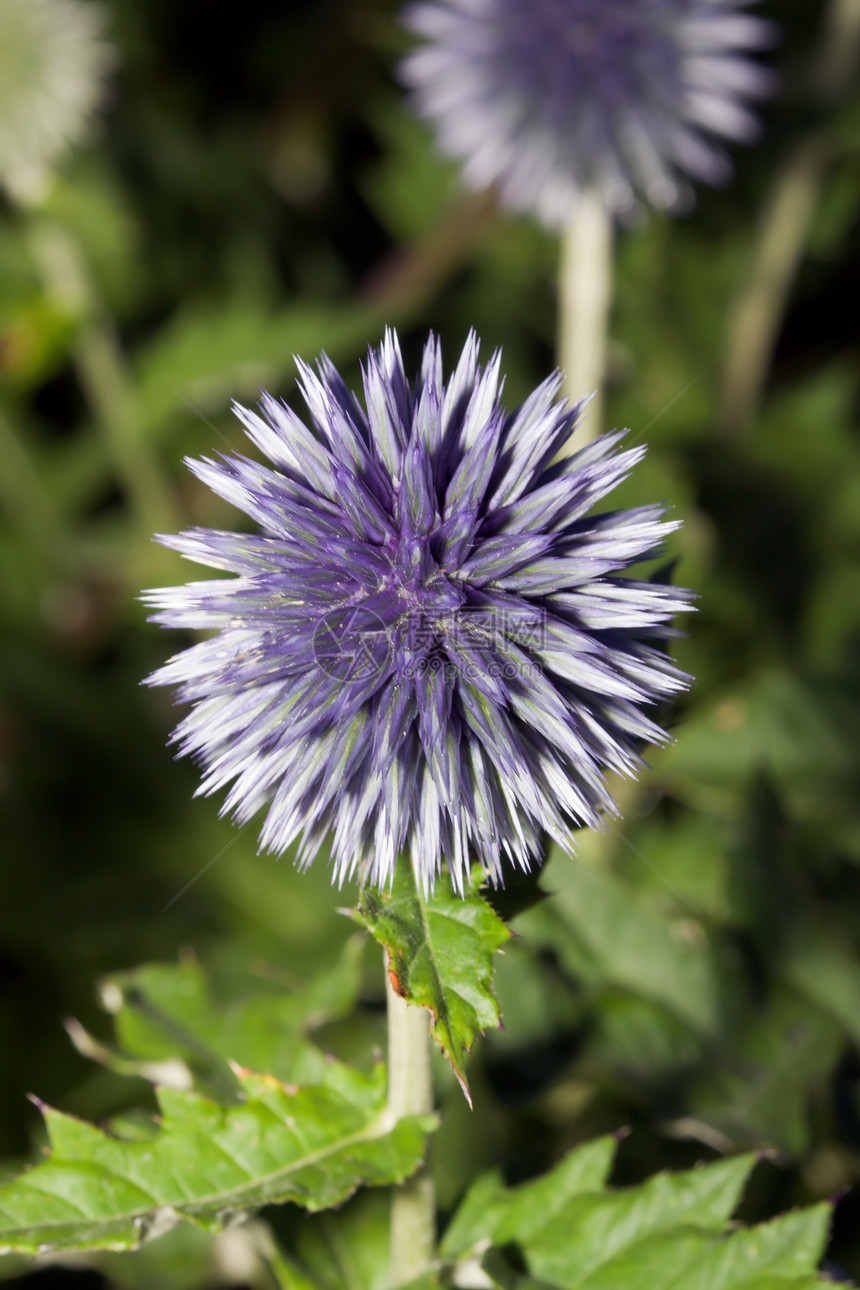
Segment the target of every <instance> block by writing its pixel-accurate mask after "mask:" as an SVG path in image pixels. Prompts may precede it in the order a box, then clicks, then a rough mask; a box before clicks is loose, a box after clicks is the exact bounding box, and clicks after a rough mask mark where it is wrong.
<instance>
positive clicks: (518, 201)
mask: <svg viewBox="0 0 860 1290" xmlns="http://www.w3.org/2000/svg"><path fill="white" fill-rule="evenodd" d="M748 3H749V0H419V2H418V3H414V4H411V5H408V6H407V7H406V8H405V10H404V14H403V19H404V22H405V24H406V26H407V27H408V28H409V29H410V30H411V31H412V32H413V33H415V35H417V36H418V37H420V38H421V42H422V43H421V44H420V45H419V46H418V48H416V49H415V50H414V51H413V52H412V53H411V54H410V55H408V56H407V58H406V59H405V61H404V63H403V68H402V74H403V77H404V80H405V81H406V83H407V84H408V85H409V86H410V87H411V88H412V91H413V101H414V103H415V106H416V109H417V111H418V112H419V114H420V115H421V116H423V117H426V118H427V119H428V120H429V121H431V122H432V123H433V125H434V126H435V129H436V132H437V137H438V141H439V145H440V147H441V149H442V151H443V152H445V153H446V154H447V155H449V156H452V157H455V158H457V159H458V160H460V161H461V162H462V163H463V173H464V177H465V180H466V182H467V184H469V186H470V187H473V188H484V187H486V186H489V185H491V184H497V185H498V189H499V193H500V196H501V200H502V201H503V202H504V203H505V204H506V205H508V206H510V207H512V208H514V209H516V210H522V211H526V212H531V213H534V214H536V215H537V216H538V217H539V218H540V219H541V220H542V221H543V222H544V223H546V224H549V225H560V224H563V223H564V222H565V221H566V220H567V218H568V217H569V216H570V214H571V211H572V208H573V207H574V205H575V203H576V200H577V196H578V194H579V193H581V192H582V190H583V189H585V188H591V187H594V188H596V189H597V191H598V192H599V194H600V195H601V197H602V199H603V201H604V203H605V205H606V207H607V209H608V210H610V211H611V212H613V213H615V214H617V215H621V216H623V215H624V214H629V213H630V212H631V211H633V210H635V208H636V206H637V204H638V203H639V201H640V199H643V198H644V200H645V201H647V202H648V203H650V204H651V205H653V206H658V207H665V208H675V209H678V208H680V207H682V206H684V205H686V204H688V203H689V201H690V200H691V189H690V186H689V184H688V183H687V182H686V180H685V178H684V176H685V175H687V176H690V177H692V178H693V179H698V180H704V181H705V182H707V183H711V184H718V183H720V182H723V181H724V180H725V179H726V178H727V177H728V175H729V173H730V166H729V162H728V159H727V157H726V154H725V152H724V150H723V149H722V148H721V147H720V146H719V144H718V143H716V142H715V141H714V139H713V137H712V136H715V135H716V136H722V137H724V138H728V139H731V140H736V141H743V142H746V141H749V140H751V139H753V138H754V137H755V136H756V133H757V122H756V119H755V117H754V116H753V115H752V114H751V113H750V112H749V110H748V109H747V107H746V106H745V103H744V101H745V100H747V99H749V98H754V97H757V96H761V95H763V94H765V93H766V92H767V91H768V89H769V87H770V86H771V83H772V78H771V76H770V75H769V74H768V72H767V71H766V70H765V69H764V68H762V67H760V66H759V65H758V64H757V63H755V62H754V61H753V60H752V59H751V58H750V57H749V54H750V52H751V51H756V50H758V49H761V48H762V47H764V46H765V45H768V44H770V43H772V40H773V35H774V30H773V27H772V25H771V24H770V23H767V22H765V21H763V20H761V19H757V18H753V17H751V16H749V15H747V14H744V13H741V12H739V11H740V10H741V9H744V8H746V7H747V5H748Z"/></svg>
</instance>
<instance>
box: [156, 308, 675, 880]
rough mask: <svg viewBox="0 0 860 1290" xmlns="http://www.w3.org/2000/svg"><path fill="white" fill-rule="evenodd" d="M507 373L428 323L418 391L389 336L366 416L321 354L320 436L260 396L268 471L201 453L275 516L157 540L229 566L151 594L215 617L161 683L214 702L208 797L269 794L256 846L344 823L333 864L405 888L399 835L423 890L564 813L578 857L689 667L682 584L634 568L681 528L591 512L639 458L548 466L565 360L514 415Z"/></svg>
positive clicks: (509, 849) (218, 482)
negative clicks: (671, 650) (668, 650)
mask: <svg viewBox="0 0 860 1290" xmlns="http://www.w3.org/2000/svg"><path fill="white" fill-rule="evenodd" d="M297 361H298V360H297ZM499 365H500V360H499V355H498V354H496V355H495V356H494V357H493V359H492V360H491V361H490V363H489V364H487V366H486V367H485V368H482V367H481V366H480V365H479V362H478V341H477V338H476V337H475V335H474V334H472V335H470V336H469V339H468V341H467V342H466V346H465V348H464V350H463V353H462V355H461V357H460V360H459V362H458V364H457V367H456V369H455V371H454V373H453V375H452V376H451V378H450V380H448V382H447V383H446V382H445V381H444V380H443V375H442V355H441V350H440V346H439V342H438V341H437V340H436V339H435V338H434V337H432V336H431V337H430V339H429V340H428V342H427V344H426V347H425V349H424V357H423V362H422V366H421V372H420V375H419V376H418V379H417V381H416V382H415V386H414V389H413V388H411V387H410V384H409V383H408V382H407V379H406V376H405V374H404V370H403V362H402V359H401V356H400V348H399V345H398V341H397V336H396V334H395V333H394V332H387V333H386V337H385V341H384V343H383V344H382V345H381V346H380V348H379V349H378V350H371V351H370V353H369V354H368V359H367V366H366V368H365V369H364V372H363V377H364V395H365V402H366V409H367V410H366V411H365V410H364V408H363V407H362V406H361V405H360V403H359V402H358V400H357V399H356V398H355V397H354V395H353V394H351V393H350V392H349V391H348V390H347V388H346V386H345V385H344V383H343V381H342V379H341V377H340V376H339V375H338V373H337V371H336V370H335V368H334V367H333V366H332V364H331V362H330V361H329V360H328V358H326V357H325V356H323V357H322V358H321V359H320V361H319V364H318V371H319V375H318V376H317V375H316V374H315V373H314V372H313V371H312V370H311V369H310V368H309V367H308V366H306V365H305V364H304V363H302V362H301V361H298V367H299V371H300V385H301V389H302V393H303V396H304V399H305V402H306V403H307V406H308V410H309V412H310V420H311V426H312V428H308V426H307V425H305V423H304V422H303V421H301V420H300V419H299V417H297V416H296V414H295V413H294V412H292V411H291V409H290V408H289V407H288V406H287V405H286V404H284V403H281V402H279V401H278V400H276V399H274V398H272V397H271V396H270V395H264V396H263V398H262V402H261V410H262V416H257V415H256V414H255V413H253V412H249V411H247V410H246V409H245V408H242V407H237V408H236V412H237V414H238V416H239V417H240V419H241V420H242V422H243V423H244V425H245V427H246V429H247V432H248V434H249V436H250V438H251V439H252V440H253V442H254V443H255V444H256V446H257V447H258V448H259V449H260V450H261V451H262V452H263V453H265V455H266V456H267V457H268V458H269V460H270V462H271V463H272V465H271V466H264V465H260V464H259V463H258V462H256V461H253V460H251V459H250V458H248V457H244V456H232V455H231V456H222V457H221V460H220V461H217V462H216V461H210V460H206V459H204V460H203V461H189V463H188V464H189V466H190V468H191V469H192V470H193V472H194V473H195V475H197V476H198V478H199V479H201V480H203V481H204V482H205V483H206V484H208V485H209V486H210V487H211V488H212V489H214V490H215V492H217V493H219V494H220V495H221V496H222V497H224V498H226V499H227V500H228V501H229V502H232V503H233V504H234V505H235V506H237V507H239V508H240V509H241V510H243V511H245V512H246V513H247V514H248V515H250V516H251V518H252V519H253V520H255V521H256V523H257V525H258V526H259V529H260V533H259V534H258V535H249V534H245V533H228V532H220V531H217V530H212V529H200V528H197V529H191V530H189V531H188V532H186V533H182V534H179V535H178V536H175V537H162V538H160V541H162V542H164V544H165V545H166V546H169V547H173V548H175V549H176V550H177V551H180V552H181V553H182V554H183V555H185V556H188V557H189V558H190V559H192V560H195V561H197V562H198V563H200V564H206V565H210V566H211V567H213V568H216V569H225V570H228V571H229V572H230V573H232V574H235V575H236V577H234V578H229V579H223V578H219V579H217V580H214V581H207V582H192V583H188V584H187V585H185V586H181V587H167V588H163V589H161V590H157V591H151V592H147V593H145V598H146V600H147V601H148V602H149V603H150V604H151V605H153V606H155V607H156V608H157V609H158V610H159V612H158V613H156V614H155V615H154V616H153V620H154V621H155V622H159V623H162V624H164V625H165V626H167V627H181V628H193V629H198V628H202V629H204V630H210V631H213V630H214V631H215V633H216V635H214V636H213V637H212V638H211V639H208V640H205V641H203V642H202V643H201V644H198V645H194V646H192V647H191V648H190V649H187V650H184V651H183V652H182V653H181V654H178V655H176V657H175V658H173V659H172V660H171V661H170V662H169V663H168V664H167V665H166V666H165V667H163V668H161V669H160V670H159V671H158V672H156V673H155V674H154V675H153V676H152V677H150V678H149V682H150V683H151V684H154V685H178V686H179V698H180V699H181V700H183V701H186V702H190V703H192V704H193V705H194V706H193V708H192V710H191V712H190V713H189V714H188V715H187V716H186V717H185V719H184V720H183V721H182V722H181V724H180V725H179V726H178V728H177V730H176V731H175V733H174V736H173V738H174V741H175V742H177V743H178V744H179V748H180V753H182V754H185V753H189V754H191V755H193V756H194V757H195V758H196V759H197V760H199V761H200V762H201V763H202V765H203V767H204V769H205V772H206V773H205V778H204V779H203V782H202V784H201V787H200V790H199V791H200V792H202V793H211V792H213V791H214V790H216V789H219V788H221V787H222V786H224V785H226V784H228V783H230V782H231V781H232V787H231V789H230V791H229V793H228V794H227V798H226V801H225V804H224V808H223V810H224V811H225V812H227V811H230V812H233V814H234V815H235V817H236V818H237V819H238V820H240V821H243V822H244V821H247V820H249V819H250V818H251V817H252V816H253V815H254V813H255V812H256V811H258V810H259V809H260V808H261V807H262V806H264V805H265V804H267V803H268V804H269V809H268V815H267V817H266V820H265V823H264V825H263V829H262V833H261V837H260V843H261V846H262V847H265V848H267V849H270V850H273V851H276V852H282V851H284V850H285V849H286V848H287V847H288V846H289V845H290V843H291V842H293V840H294V839H295V838H297V837H298V836H299V835H302V844H301V848H300V850H299V862H300V863H310V861H311V860H312V859H313V857H314V855H315V854H316V852H317V850H318V849H319V848H320V846H321V845H322V844H323V842H324V840H325V839H326V836H327V834H330V835H331V854H332V860H333V865H334V871H335V877H336V878H337V880H338V881H339V882H340V881H342V880H343V879H344V878H346V877H350V876H352V875H356V874H357V875H358V876H359V877H360V878H361V880H362V881H366V882H370V883H374V884H378V885H380V886H381V885H385V884H387V883H388V882H389V881H390V879H391V877H392V874H393V871H394V865H395V862H396V860H397V857H398V855H399V854H400V853H404V854H405V856H406V857H408V859H409V860H411V863H412V865H413V867H414V870H415V872H416V874H417V875H418V877H419V879H420V881H421V882H422V884H423V887H424V889H425V891H429V890H431V889H432V887H433V884H434V882H435V880H436V878H437V876H438V875H439V872H440V870H441V868H442V865H443V863H445V862H447V865H448V867H449V870H450V873H451V876H452V879H453V882H454V884H455V886H456V887H457V888H458V889H460V890H462V888H463V884H464V881H465V878H466V875H467V873H468V870H469V868H470V865H471V864H472V863H473V862H475V861H477V862H478V863H479V864H480V865H481V866H482V867H483V869H484V870H485V872H486V873H487V875H488V876H489V878H490V880H491V881H492V882H494V883H496V884H498V883H501V882H502V881H503V862H504V860H505V859H507V860H508V861H510V862H512V863H514V864H515V865H519V866H520V867H522V868H524V869H527V868H529V866H530V864H531V862H532V860H533V859H535V858H536V857H539V855H540V850H541V834H542V832H543V831H544V830H545V831H546V832H547V833H549V834H550V835H551V836H552V837H554V838H555V839H556V840H557V841H558V842H559V843H560V844H561V845H562V846H563V847H564V848H566V849H567V850H568V851H572V849H573V847H572V841H571V835H572V832H573V830H574V829H576V828H577V827H579V826H581V825H592V826H593V825H598V824H599V823H600V818H601V816H602V815H603V814H604V813H606V812H613V811H614V809H615V808H614V803H613V801H612V798H611V795H610V793H609V791H608V789H607V786H606V782H605V772H606V771H607V770H608V769H611V770H616V771H620V772H622V773H623V774H627V775H630V774H632V773H634V771H635V769H636V767H637V766H638V765H640V764H641V762H640V757H639V749H640V748H641V746H642V743H643V741H650V742H652V743H663V742H665V741H666V738H667V736H666V735H665V734H664V732H663V730H661V729H660V727H659V726H658V725H656V724H655V722H654V721H653V720H652V718H651V716H649V715H648V712H647V710H648V709H649V708H651V707H652V705H654V704H655V703H656V702H658V701H659V700H662V699H664V698H666V697H667V696H670V695H673V694H674V693H676V692H677V691H679V690H682V689H684V688H685V686H686V685H687V681H688V678H687V677H685V676H684V675H683V674H682V673H680V672H679V671H678V670H677V668H675V666H674V665H673V664H672V662H671V661H670V660H669V658H668V657H667V656H666V654H665V653H663V652H662V651H661V649H660V644H661V642H662V641H663V640H664V639H665V638H666V637H667V636H668V635H670V634H671V629H670V628H668V627H667V626H666V624H667V622H668V620H669V619H670V618H671V617H672V615H674V614H675V613H676V612H677V611H679V610H683V609H687V608H689V599H690V595H689V593H687V592H685V591H679V590H677V589H675V588H672V587H667V586H662V585H655V584H652V583H649V582H643V581H638V580H635V579H631V578H627V577H624V576H622V574H623V571H624V570H625V569H626V568H627V566H628V565H630V564H633V563H635V562H637V561H639V560H641V559H643V558H645V557H648V556H652V555H654V554H655V553H656V552H657V551H658V549H659V547H660V543H661V540H662V538H663V537H664V535H665V534H666V533H667V532H668V531H669V530H671V529H673V528H675V527H677V525H676V524H674V523H667V522H666V521H664V520H663V519H661V516H662V513H663V511H662V508H661V507H658V506H649V507H644V508H641V509H638V510H630V511H618V512H609V513H604V514H599V515H596V516H594V515H590V514H589V512H590V511H591V508H592V507H593V506H594V504H595V503H596V502H598V501H600V500H601V499H602V498H603V497H605V496H606V494H607V493H609V492H610V490H611V489H612V488H613V487H614V486H615V485H616V484H617V483H618V481H619V480H621V479H623V478H624V477H625V476H626V475H627V473H628V472H629V470H630V469H631V467H632V466H633V465H634V464H635V462H637V461H638V460H639V459H640V458H641V456H642V455H643V452H644V449H643V448H642V447H635V448H629V449H628V450H627V451H625V452H619V451H616V449H617V447H618V444H619V442H620V440H621V439H622V437H623V434H619V433H615V434H611V435H604V436H603V438H601V439H598V440H597V441H595V442H594V443H591V444H589V445H588V446H586V447H584V448H582V449H581V450H580V451H579V452H577V453H575V454H574V455H573V456H570V457H565V458H564V459H562V460H559V461H556V460H555V458H556V456H557V454H558V453H559V451H560V450H561V449H562V448H563V447H564V445H565V444H566V443H567V441H568V439H569V437H570V435H571V433H572V431H573V429H574V427H575V425H576V421H577V417H578V415H579V411H580V408H581V407H582V404H581V403H580V404H576V405H574V406H573V407H570V408H569V407H568V406H567V404H566V403H562V402H559V401H557V396H558V392H559V386H560V382H561V378H560V376H559V375H558V374H557V373H556V374H555V375H553V376H551V377H549V379H548V380H546V381H544V382H543V384H542V385H540V386H539V387H538V388H537V390H535V392H534V393H533V394H532V395H531V396H530V397H529V398H528V399H527V400H526V401H525V403H524V404H523V405H522V406H521V407H520V408H518V409H517V410H516V411H514V412H511V413H509V412H507V411H506V410H505V409H504V407H502V405H501V403H500V401H499V399H500V393H501V390H500V383H499Z"/></svg>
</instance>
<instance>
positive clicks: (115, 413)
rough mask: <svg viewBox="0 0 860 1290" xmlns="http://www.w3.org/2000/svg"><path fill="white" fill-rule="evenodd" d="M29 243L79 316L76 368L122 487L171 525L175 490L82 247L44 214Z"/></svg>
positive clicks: (155, 524)
mask: <svg viewBox="0 0 860 1290" xmlns="http://www.w3.org/2000/svg"><path fill="white" fill-rule="evenodd" d="M30 243H31V246H32V249H33V256H34V259H35V261H36V264H37V266H38V269H39V272H40V273H41V275H42V279H43V281H44V283H45V286H46V288H47V289H48V291H49V292H50V294H51V295H52V296H53V297H54V299H55V300H56V301H57V302H58V303H59V304H60V305H61V306H62V307H63V308H65V309H67V310H68V311H69V313H70V314H71V315H72V316H73V317H76V318H78V319H79V324H78V331H77V335H76V337H75V342H74V350H73V354H74V361H75V367H76V369H77V373H78V378H79V380H80V383H81V386H82V388H83V390H84V393H85V395H86V398H87V401H88V403H89V404H90V407H91V408H92V410H93V412H94V414H95V417H96V420H97V421H98V423H99V425H100V426H101V429H102V432H103V434H104V438H105V446H106V449H107V452H108V454H109V456H110V460H111V462H112V464H113V467H114V470H115V471H116V474H117V477H118V479H119V481H120V484H121V486H122V488H123V491H124V492H125V493H126V495H127V497H128V499H129V501H130V502H131V505H132V507H133V508H134V510H135V512H136V515H137V519H138V521H139V523H140V524H141V526H142V527H143V528H144V529H145V530H146V531H148V532H150V533H151V532H152V531H153V530H154V529H165V528H170V527H171V525H172V519H171V513H172V510H173V506H172V502H171V498H170V490H169V488H168V486H167V482H166V480H165V478H164V477H163V474H162V471H161V468H160V466H159V464H158V461H157V459H156V457H155V454H154V453H153V452H152V451H151V449H150V447H149V445H148V444H147V443H146V442H145V440H144V438H143V437H142V436H141V434H140V433H139V429H138V426H137V424H136V410H135V400H134V394H133V391H132V385H131V380H130V377H129V374H128V371H127V369H126V364H125V357H124V355H123V353H122V351H121V349H120V345H119V341H118V339H117V335H116V332H115V331H114V328H113V325H112V323H111V321H110V319H109V318H108V317H107V316H106V315H105V313H104V310H103V308H102V305H101V301H100V300H99V299H98V296H97V292H96V288H95V286H94V284H93V282H92V280H91V278H90V274H89V272H88V269H87V265H86V263H85V261H84V258H83V256H82V254H81V251H80V248H79V247H78V245H77V243H76V242H75V240H74V238H72V237H71V236H70V235H69V233H68V232H67V231H66V230H65V229H64V228H63V227H62V226H61V225H59V224H57V223H55V222H54V221H52V220H49V219H47V218H44V217H36V218H35V219H33V221H32V227H31V235H30Z"/></svg>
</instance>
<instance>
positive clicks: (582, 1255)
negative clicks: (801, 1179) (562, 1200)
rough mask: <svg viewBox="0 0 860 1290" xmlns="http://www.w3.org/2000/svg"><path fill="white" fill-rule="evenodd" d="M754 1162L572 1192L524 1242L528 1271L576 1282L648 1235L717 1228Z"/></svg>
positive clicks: (562, 1282) (732, 1162)
mask: <svg viewBox="0 0 860 1290" xmlns="http://www.w3.org/2000/svg"><path fill="white" fill-rule="evenodd" d="M754 1163H755V1162H754V1158H753V1157H752V1156H738V1157H736V1158H735V1159H733V1160H721V1161H719V1162H718V1163H717V1164H714V1165H710V1166H708V1167H707V1168H696V1169H690V1170H687V1171H685V1172H684V1173H677V1174H657V1175H655V1176H654V1177H653V1178H649V1179H648V1180H647V1182H644V1183H643V1184H642V1185H641V1186H639V1187H630V1188H625V1189H624V1190H622V1191H612V1192H611V1191H607V1192H603V1193H601V1194H590V1195H583V1196H575V1197H574V1198H573V1199H572V1200H571V1201H570V1202H568V1204H567V1205H565V1206H564V1207H563V1208H562V1209H560V1210H559V1212H558V1213H557V1214H554V1215H553V1216H552V1217H551V1218H550V1220H549V1222H547V1223H546V1224H544V1225H543V1226H542V1227H541V1228H540V1229H539V1230H537V1231H535V1232H533V1233H531V1234H530V1235H529V1237H528V1240H527V1242H523V1244H524V1245H525V1246H527V1249H528V1259H529V1270H530V1272H531V1273H532V1274H533V1275H534V1276H537V1277H539V1278H540V1279H541V1280H544V1281H554V1282H557V1283H558V1284H560V1285H570V1284H577V1283H578V1282H579V1281H583V1280H584V1279H585V1277H586V1275H587V1274H588V1273H590V1272H592V1271H594V1270H595V1269H596V1268H597V1267H599V1266H600V1264H601V1263H604V1262H606V1261H607V1260H608V1259H609V1258H611V1257H613V1256H614V1255H615V1254H617V1253H619V1252H620V1251H621V1250H623V1249H625V1248H626V1247H627V1246H628V1245H632V1244H633V1243H634V1242H635V1241H639V1240H642V1239H643V1238H644V1237H646V1236H650V1235H652V1234H655V1233H658V1232H661V1231H666V1230H667V1229H669V1228H677V1227H685V1226H689V1225H693V1226H696V1227H699V1228H702V1229H705V1230H708V1229H710V1230H712V1231H720V1230H721V1229H722V1228H723V1226H724V1225H725V1223H726V1222H727V1221H728V1218H729V1216H730V1215H731V1213H732V1211H733V1210H734V1208H735V1206H736V1205H737V1203H738V1200H739V1198H740V1194H741V1190H742V1189H743V1185H744V1183H745V1182H746V1179H747V1177H748V1175H749V1172H750V1170H751V1169H752V1167H753V1164H754ZM574 1278H575V1279H574Z"/></svg>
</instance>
